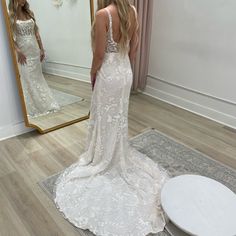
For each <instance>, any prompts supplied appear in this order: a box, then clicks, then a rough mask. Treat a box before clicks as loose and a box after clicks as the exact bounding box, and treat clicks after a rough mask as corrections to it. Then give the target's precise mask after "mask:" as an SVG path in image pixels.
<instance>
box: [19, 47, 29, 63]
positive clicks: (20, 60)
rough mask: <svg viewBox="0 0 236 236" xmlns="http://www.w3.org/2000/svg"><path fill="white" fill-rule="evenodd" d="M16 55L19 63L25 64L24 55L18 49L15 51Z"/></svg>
mask: <svg viewBox="0 0 236 236" xmlns="http://www.w3.org/2000/svg"><path fill="white" fill-rule="evenodd" d="M17 57H18V62H19V63H20V64H21V65H25V64H27V62H26V56H25V55H24V54H23V53H22V52H21V51H20V50H19V51H17Z"/></svg>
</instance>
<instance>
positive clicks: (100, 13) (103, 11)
mask: <svg viewBox="0 0 236 236" xmlns="http://www.w3.org/2000/svg"><path fill="white" fill-rule="evenodd" d="M106 15H107V10H106V8H102V9H100V10H98V11H96V13H95V17H104V16H106Z"/></svg>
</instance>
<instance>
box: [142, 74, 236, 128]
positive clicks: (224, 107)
mask: <svg viewBox="0 0 236 236" xmlns="http://www.w3.org/2000/svg"><path fill="white" fill-rule="evenodd" d="M144 94H146V95H149V96H152V97H155V98H157V99H159V100H162V101H164V102H167V103H169V104H172V105H174V106H177V107H180V108H182V109H185V110H188V111H190V112H193V113H195V114H198V115H200V116H203V117H206V118H208V119H211V120H214V121H216V122H218V123H221V124H223V125H226V126H229V127H231V128H233V129H236V105H234V104H233V103H229V102H227V101H223V100H219V99H215V98H213V97H209V96H206V95H204V94H200V93H199V92H198V93H196V92H194V91H189V90H186V89H184V88H181V87H178V86H175V85H173V84H170V83H169V82H168V83H165V82H164V81H163V80H159V79H158V78H153V77H148V82H147V86H146V89H145V91H144Z"/></svg>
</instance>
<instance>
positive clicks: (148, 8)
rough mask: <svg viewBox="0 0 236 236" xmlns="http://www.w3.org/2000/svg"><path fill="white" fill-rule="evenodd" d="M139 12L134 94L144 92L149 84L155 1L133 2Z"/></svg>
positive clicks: (134, 66) (142, 0)
mask: <svg viewBox="0 0 236 236" xmlns="http://www.w3.org/2000/svg"><path fill="white" fill-rule="evenodd" d="M131 3H132V4H133V5H134V6H135V7H136V9H137V12H138V20H139V27H140V34H139V39H140V42H139V48H138V52H137V57H136V60H135V63H134V65H133V71H134V79H133V85H132V92H135V91H137V90H138V89H140V90H144V89H145V87H146V82H147V75H148V63H149V53H150V43H151V30H152V15H153V0H131Z"/></svg>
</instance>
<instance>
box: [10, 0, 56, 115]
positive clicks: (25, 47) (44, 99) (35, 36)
mask: <svg viewBox="0 0 236 236" xmlns="http://www.w3.org/2000/svg"><path fill="white" fill-rule="evenodd" d="M9 14H10V20H11V24H12V31H13V39H14V44H15V50H16V53H17V56H18V65H19V72H20V78H21V84H22V89H23V94H24V98H25V104H26V110H27V115H28V116H29V117H37V116H41V115H45V114H48V113H50V112H55V111H58V110H59V109H60V107H59V104H58V103H57V101H56V100H55V99H54V97H53V94H52V92H51V90H50V88H49V87H48V84H47V82H46V80H45V78H44V76H43V73H42V67H41V62H42V61H43V59H44V57H45V54H44V49H43V44H42V41H41V38H40V34H39V31H38V27H37V25H36V23H35V17H34V14H33V12H32V11H31V10H30V9H29V3H28V2H27V1H26V0H10V1H9Z"/></svg>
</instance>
